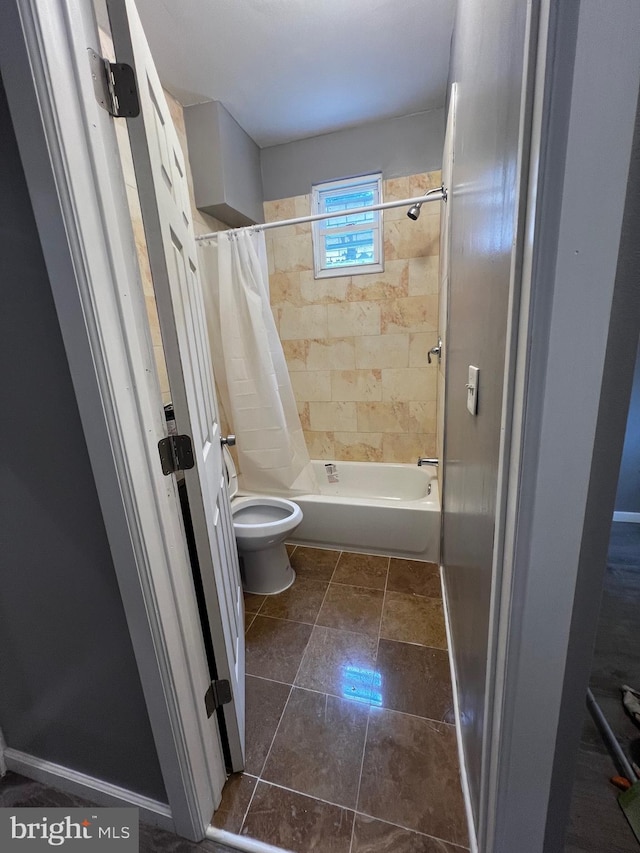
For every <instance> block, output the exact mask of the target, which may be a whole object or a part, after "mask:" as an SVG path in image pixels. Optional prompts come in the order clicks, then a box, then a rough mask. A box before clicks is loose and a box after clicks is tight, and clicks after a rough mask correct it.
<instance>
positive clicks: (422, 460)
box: [418, 456, 438, 465]
mask: <svg viewBox="0 0 640 853" xmlns="http://www.w3.org/2000/svg"><path fill="white" fill-rule="evenodd" d="M437 464H438V460H437V459H432V458H431V457H430V456H421V457H420V458H419V459H418V465H437Z"/></svg>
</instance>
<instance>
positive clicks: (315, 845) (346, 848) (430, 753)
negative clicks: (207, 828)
mask: <svg viewBox="0 0 640 853" xmlns="http://www.w3.org/2000/svg"><path fill="white" fill-rule="evenodd" d="M289 550H290V555H291V562H292V565H293V567H294V569H295V570H296V575H297V577H296V581H295V583H294V584H293V586H292V587H291V588H290V589H289V590H287V591H286V592H284V593H282V594H280V595H277V596H256V595H247V596H246V600H245V609H246V629H247V635H246V641H247V724H246V731H247V755H246V772H245V773H244V774H237V775H235V776H234V777H232V778H231V779H230V780H229V782H228V783H227V786H226V788H225V792H224V797H223V802H222V806H221V808H220V809H219V810H218V811H217V812H216V814H215V816H214V821H213V822H214V824H215V825H216V826H220V827H222V828H224V829H227V830H229V831H230V832H235V833H241V834H243V835H248V836H251V837H253V838H258V839H260V840H262V841H266V842H268V843H270V844H273V845H275V846H277V847H281V848H284V849H287V850H292V851H296V853H297V851H299V853H308V851H314V850H318V851H322V853H374V851H375V853H391V851H393V853H455V851H458V853H460V851H461V850H463V849H466V845H467V844H468V836H467V827H466V820H465V813H464V806H463V801H462V793H461V789H460V779H459V767H458V756H457V748H456V736H455V729H454V726H453V722H454V718H453V699H452V692H451V680H450V673H449V659H448V653H447V642H446V633H445V626H444V618H443V608H442V599H441V592H440V578H439V573H438V567H437V566H436V565H434V564H432V563H421V562H413V561H409V560H399V559H394V558H391V559H390V558H389V557H375V556H367V555H362V554H352V553H348V552H340V551H329V550H322V549H317V548H305V547H302V546H299V547H297V548H293V547H292V546H290V548H289Z"/></svg>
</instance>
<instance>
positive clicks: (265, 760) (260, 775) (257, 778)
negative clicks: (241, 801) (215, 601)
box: [238, 548, 313, 835]
mask: <svg viewBox="0 0 640 853" xmlns="http://www.w3.org/2000/svg"><path fill="white" fill-rule="evenodd" d="M293 550H294V551H295V550H296V549H295V548H294V549H293ZM291 553H293V551H292V552H291ZM289 559H291V554H289ZM266 600H267V599H266V598H265V600H264V601H266ZM264 601H263V602H262V604H261V605H260V608H259V610H258V612H260V609H261V608H262V605H263V604H264ZM257 615H258V614H257V613H256V616H257ZM312 631H313V629H312ZM310 639H311V634H309V639H308V640H307V644H306V646H305V648H304V652H303V653H302V657H301V658H300V663H299V664H298V669H297V670H296V674H295V676H294V678H293V681H294V682H295V680H296V677H297V675H298V671H299V670H300V665H301V664H302V658H304V656H305V653H306V651H307V646H308V645H309V640H310ZM246 676H247V673H246V672H245V678H246ZM259 677H260V676H254V678H259ZM263 680H264V681H272V680H273V679H267V678H264V679H263ZM276 684H286V682H276ZM292 693H293V683H292V684H291V685H290V686H289V694H288V696H287V701H286V702H285V703H284V705H283V706H282V712H281V714H280V718H279V719H278V725H277V726H276V729H275V731H274V733H273V737H272V738H271V743H270V744H269V749H268V751H267V754H266V755H265V758H264V761H263V762H262V767H261V768H260V773H259V774H258V775H257V777H256V784H255V785H254V788H253V791H252V793H251V797H250V799H249V804H248V805H247V809H246V811H245V813H244V816H243V818H242V823H241V824H240V831H239V832H238V835H242V830H243V829H244V825H245V823H246V820H247V817H248V815H249V811H250V809H251V806H252V804H253V800H254V797H255V795H256V791H257V790H258V785H259V784H260V782H261V781H262V774H263V773H264V768H265V767H266V766H267V761H268V760H269V756H270V755H271V750H272V749H273V744H274V742H275V739H276V736H277V734H278V731H279V730H280V725H281V723H282V718H283V717H284V712H285V711H286V710H287V705H288V704H289V699H291V694H292ZM265 784H269V783H265Z"/></svg>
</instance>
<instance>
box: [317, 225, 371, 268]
mask: <svg viewBox="0 0 640 853" xmlns="http://www.w3.org/2000/svg"><path fill="white" fill-rule="evenodd" d="M324 249H325V257H326V267H327V268H331V267H344V266H353V265H355V264H373V263H375V262H376V257H375V241H374V232H373V231H356V232H355V233H354V234H344V233H343V234H335V235H331V236H325V238H324Z"/></svg>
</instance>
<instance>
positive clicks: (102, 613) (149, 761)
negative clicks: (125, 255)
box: [0, 81, 167, 802]
mask: <svg viewBox="0 0 640 853" xmlns="http://www.w3.org/2000/svg"><path fill="white" fill-rule="evenodd" d="M0 164H1V170H2V175H3V181H2V193H0V223H1V225H0V269H1V270H2V275H3V279H4V287H3V298H2V311H1V312H0V363H1V364H2V365H3V389H2V404H3V405H2V415H1V417H0V443H1V444H2V447H3V453H2V462H1V464H0V482H2V497H1V499H0V531H2V539H1V543H0V544H1V551H2V556H1V560H0V727H1V728H2V731H3V733H4V736H5V739H6V741H7V745H8V746H9V747H11V748H13V749H17V750H21V751H24V752H26V753H29V754H31V755H33V756H36V757H37V758H41V759H45V760H47V761H52V762H55V763H58V764H61V765H63V766H65V767H69V768H72V769H74V770H77V771H80V772H83V773H86V774H89V775H91V776H95V777H98V778H100V779H104V780H107V781H109V782H112V783H114V784H116V785H120V786H122V787H124V788H128V789H130V790H133V791H136V792H138V793H141V794H144V795H147V796H150V797H152V798H154V799H157V800H161V801H163V802H166V801H167V798H166V793H165V788H164V783H163V781H162V776H161V772H160V766H159V764H158V760H157V756H156V749H155V745H154V742H153V737H152V733H151V727H150V724H149V718H148V715H147V709H146V705H145V702H144V698H143V694H142V688H141V685H140V680H139V676H138V670H137V667H136V663H135V660H134V656H133V649H132V646H131V641H130V638H129V633H128V629H127V625H126V622H125V617H124V611H123V606H122V601H121V599H120V594H119V590H118V586H117V583H116V577H115V573H114V569H113V565H112V562H111V555H110V551H109V545H108V542H107V538H106V534H105V530H104V527H103V522H102V516H101V513H100V507H99V504H98V498H97V495H96V489H95V484H94V481H93V476H92V472H91V467H90V462H89V457H88V454H87V449H86V445H85V442H84V437H83V433H82V427H81V424H80V419H79V415H78V410H77V406H76V400H75V396H74V393H73V388H72V385H71V377H70V375H69V368H68V365H67V360H66V356H65V352H64V349H63V344H62V337H61V334H60V329H59V326H58V322H57V317H56V313H55V309H54V304H53V298H52V294H51V291H50V287H49V281H48V278H47V272H46V268H45V264H44V260H43V257H42V253H41V249H40V243H39V240H38V234H37V230H36V225H35V221H34V218H33V213H32V209H31V204H30V201H29V197H28V193H27V187H26V183H25V180H24V174H23V172H22V167H21V163H20V159H19V154H18V149H17V145H16V141H15V136H14V134H13V128H12V125H11V119H10V116H9V111H8V108H7V104H6V100H5V94H4V89H3V88H2V85H1V81H0Z"/></svg>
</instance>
